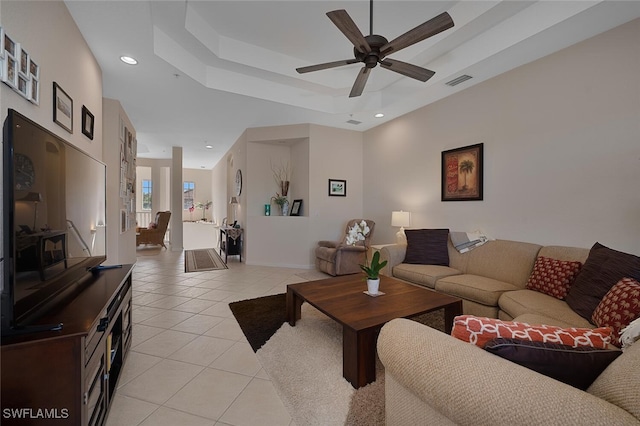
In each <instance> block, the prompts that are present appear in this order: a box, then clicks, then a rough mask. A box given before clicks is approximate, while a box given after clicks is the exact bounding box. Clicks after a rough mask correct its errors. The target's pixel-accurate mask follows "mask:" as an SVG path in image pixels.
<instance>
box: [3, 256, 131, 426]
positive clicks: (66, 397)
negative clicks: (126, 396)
mask: <svg viewBox="0 0 640 426" xmlns="http://www.w3.org/2000/svg"><path fill="white" fill-rule="evenodd" d="M132 269H133V265H124V266H123V267H122V268H117V269H107V270H101V271H97V272H93V273H88V274H87V277H85V278H86V279H85V280H84V281H83V283H82V290H81V291H80V292H79V293H78V294H76V295H75V296H73V297H71V298H70V299H68V300H67V301H66V302H65V303H62V304H61V305H60V306H57V307H55V308H53V309H52V310H51V311H50V312H48V313H46V314H45V315H44V316H43V317H42V318H40V319H39V320H37V321H35V322H34V324H33V325H42V324H57V323H63V327H62V330H60V331H45V332H38V333H30V334H21V335H15V336H9V337H3V339H2V345H1V346H0V354H1V359H2V370H1V372H0V376H1V381H2V395H1V405H2V409H3V411H2V425H3V426H4V425H13V424H16V425H27V424H28V425H39V424H45V425H46V424H64V425H82V426H84V425H92V426H93V425H103V424H105V423H106V418H107V413H108V411H109V408H110V406H111V402H112V398H113V394H114V392H115V389H116V385H117V383H118V378H119V376H120V372H121V370H122V366H123V364H124V360H125V358H126V356H127V353H128V352H129V348H130V347H131V338H132V333H131V325H132V322H131V314H132V311H131V286H132V281H131V271H132ZM7 410H9V411H7ZM12 413H13V414H12ZM20 415H21V416H22V418H21V419H20V418H18V416H20Z"/></svg>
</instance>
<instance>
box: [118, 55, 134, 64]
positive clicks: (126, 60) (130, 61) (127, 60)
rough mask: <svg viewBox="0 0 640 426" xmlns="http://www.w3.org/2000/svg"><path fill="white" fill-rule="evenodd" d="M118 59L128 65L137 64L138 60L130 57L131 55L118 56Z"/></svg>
mask: <svg viewBox="0 0 640 426" xmlns="http://www.w3.org/2000/svg"><path fill="white" fill-rule="evenodd" d="M120 60H121V61H122V62H124V63H125V64H129V65H137V64H138V61H137V60H136V59H135V58H132V57H131V56H120Z"/></svg>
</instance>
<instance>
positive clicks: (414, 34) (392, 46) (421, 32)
mask: <svg viewBox="0 0 640 426" xmlns="http://www.w3.org/2000/svg"><path fill="white" fill-rule="evenodd" d="M327 16H328V17H329V19H331V21H332V22H333V23H334V24H335V26H336V27H338V29H339V30H340V31H341V32H342V33H343V34H344V35H345V36H346V37H347V38H348V39H349V41H351V43H353V46H354V48H353V53H354V56H355V58H354V59H346V60H343V61H335V62H327V63H324V64H318V65H311V66H308V67H301V68H296V71H298V73H300V74H304V73H307V72H313V71H320V70H324V69H328V68H335V67H340V66H343V65H350V64H356V63H358V62H362V63H364V67H362V69H361V70H360V73H358V77H357V78H356V81H355V83H354V84H353V87H352V88H351V93H349V97H350V98H353V97H356V96H360V95H361V94H362V91H363V90H364V86H365V84H366V83H367V79H368V78H369V74H370V71H371V70H372V69H373V68H375V66H376V65H378V64H380V66H381V67H383V68H386V69H388V70H391V71H395V72H397V73H399V74H402V75H404V76H407V77H411V78H415V79H416V80H420V81H427V80H429V79H430V78H431V77H433V75H434V74H435V72H434V71H431V70H428V69H426V68H422V67H419V66H417V65H413V64H409V63H407V62H402V61H398V60H396V59H391V58H387V57H386V56H387V55H389V54H392V53H395V52H398V51H399V50H401V49H404V48H405V47H409V46H411V45H413V44H416V43H418V42H420V41H422V40H425V39H427V38H429V37H431V36H434V35H436V34H438V33H441V32H442V31H445V30H448V29H449V28H451V27H453V20H452V19H451V16H450V15H449V14H448V13H447V12H444V13H441V14H440V15H438V16H436V17H435V18H432V19H430V20H428V21H427V22H425V23H423V24H420V25H418V26H417V27H415V28H414V29H412V30H409V31H407V32H406V33H404V34H402V35H401V36H399V37H397V38H395V39H393V40H392V41H388V40H387V39H386V38H384V37H383V36H381V35H376V34H373V0H370V2H369V26H370V32H369V35H368V36H363V35H362V33H361V32H360V30H359V29H358V27H357V25H356V24H355V23H354V22H353V20H352V19H351V17H350V16H349V14H348V13H347V11H346V10H343V9H340V10H333V11H331V12H327Z"/></svg>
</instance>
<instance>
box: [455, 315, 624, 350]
mask: <svg viewBox="0 0 640 426" xmlns="http://www.w3.org/2000/svg"><path fill="white" fill-rule="evenodd" d="M611 332H612V330H611V328H609V327H600V328H594V329H591V328H562V327H556V326H553V325H529V324H527V323H524V322H515V321H501V320H499V319H495V318H485V317H476V316H473V315H460V316H457V317H456V318H455V319H454V321H453V330H451V335H452V336H453V337H455V338H458V339H460V340H463V341H465V342H469V343H473V344H474V345H476V346H480V347H481V348H484V345H485V344H486V343H487V342H488V341H490V340H493V339H496V338H498V337H504V338H507V339H519V340H529V341H532V342H549V343H560V344H563V345H569V346H572V347H574V348H576V347H578V346H592V347H594V348H600V349H604V348H606V347H607V345H608V344H609V343H610V342H611Z"/></svg>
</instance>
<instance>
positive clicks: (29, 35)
mask: <svg viewBox="0 0 640 426" xmlns="http://www.w3.org/2000/svg"><path fill="white" fill-rule="evenodd" d="M0 24H1V25H2V28H4V30H5V31H6V32H7V34H9V35H11V36H12V37H13V39H14V40H15V41H16V42H18V43H21V44H22V45H23V46H24V48H25V50H27V51H28V52H29V54H30V55H31V56H32V58H33V59H34V61H36V62H37V63H38V64H40V105H34V104H32V103H30V102H29V101H27V100H26V99H24V98H23V97H21V96H20V95H18V94H17V93H16V92H14V91H13V90H12V89H11V88H10V87H9V86H7V85H6V84H0V118H1V119H2V122H4V119H5V118H6V116H7V109H8V108H13V109H15V110H16V111H18V112H19V113H21V114H22V115H24V116H26V117H29V118H30V119H31V120H33V121H35V122H36V123H38V124H40V125H41V126H43V127H44V128H46V129H47V130H49V131H51V132H53V133H55V134H56V135H58V136H60V137H61V138H63V139H65V140H67V141H69V142H71V143H72V144H73V145H75V146H77V147H78V148H80V149H81V150H83V151H85V152H86V153H88V154H89V155H91V156H92V157H94V158H97V159H98V160H101V159H102V70H101V69H100V66H99V65H98V62H97V61H96V59H95V57H94V56H93V53H92V52H91V50H90V49H89V46H87V44H86V42H85V41H84V38H83V37H82V34H81V33H80V30H78V27H77V26H76V24H75V22H74V20H73V19H72V18H71V15H70V14H69V11H68V10H67V7H66V6H65V5H64V3H63V2H61V1H3V2H2V15H0ZM54 40H55V42H53V41H54ZM54 81H55V82H57V83H58V84H59V85H60V87H62V88H63V89H64V91H65V92H66V93H67V94H68V95H69V96H70V97H71V99H73V134H71V133H69V132H67V131H66V130H65V129H63V128H62V127H60V126H59V125H57V124H56V123H54V122H53V111H52V105H53V82H54ZM83 105H86V107H87V108H88V109H89V111H91V113H92V114H93V115H94V117H95V124H94V137H93V140H89V138H87V137H86V136H85V135H83V134H82V115H81V114H82V106H83Z"/></svg>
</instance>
